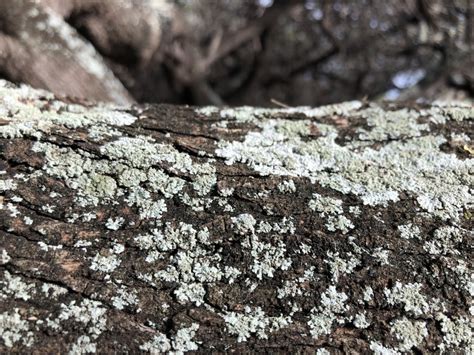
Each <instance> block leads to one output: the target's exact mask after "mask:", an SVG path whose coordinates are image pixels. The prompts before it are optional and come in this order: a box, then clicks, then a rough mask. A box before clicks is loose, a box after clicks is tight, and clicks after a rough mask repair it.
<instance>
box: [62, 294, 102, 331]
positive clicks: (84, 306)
mask: <svg viewBox="0 0 474 355" xmlns="http://www.w3.org/2000/svg"><path fill="white" fill-rule="evenodd" d="M106 312H107V309H106V308H105V307H104V306H103V304H102V303H101V302H99V301H93V300H89V299H84V300H82V302H81V303H80V304H76V301H71V302H70V303H69V304H68V305H65V304H61V313H60V314H59V316H58V318H57V322H62V321H65V320H69V319H70V320H74V321H76V322H78V323H82V324H84V325H85V326H86V329H87V334H89V335H90V336H91V337H92V338H93V339H96V338H97V337H98V336H99V335H100V334H102V332H103V331H104V330H105V329H106V324H107V318H106V316H105V315H106Z"/></svg>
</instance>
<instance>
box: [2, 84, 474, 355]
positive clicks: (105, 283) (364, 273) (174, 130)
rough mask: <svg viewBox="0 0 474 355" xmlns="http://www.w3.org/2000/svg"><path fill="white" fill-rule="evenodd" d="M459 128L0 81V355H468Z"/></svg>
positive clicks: (470, 289) (399, 113)
mask: <svg viewBox="0 0 474 355" xmlns="http://www.w3.org/2000/svg"><path fill="white" fill-rule="evenodd" d="M170 112H171V113H170ZM473 117H474V113H473V109H472V107H465V106H463V105H458V104H457V105H451V106H450V105H446V104H440V103H438V104H433V105H427V106H417V107H416V108H410V107H398V106H390V105H376V104H367V103H362V102H358V101H354V102H348V103H343V104H339V105H330V106H325V107H321V108H306V107H303V108H289V109H277V110H271V109H255V108H250V107H243V108H226V109H219V108H210V107H207V108H201V109H197V110H194V109H192V108H187V107H186V108H172V109H171V108H170V107H168V106H156V107H154V106H150V107H141V108H140V107H136V108H133V109H130V110H124V109H119V108H116V107H111V106H102V105H97V106H90V107H89V106H82V105H77V104H72V103H66V102H62V101H58V100H56V99H55V98H54V97H53V96H52V95H50V94H48V93H44V92H41V91H37V90H33V89H30V88H27V87H15V86H12V85H10V84H8V83H5V82H2V83H1V84H0V119H2V121H0V148H1V150H0V268H1V270H0V301H1V302H0V303H1V304H0V351H2V352H6V351H14V352H30V350H31V349H33V350H34V351H36V352H45V353H48V352H53V353H54V352H61V353H63V352H64V353H66V352H69V353H71V354H84V353H94V352H98V353H104V352H105V353H108V352H138V351H145V352H149V353H153V354H155V353H163V352H164V353H175V354H182V353H185V352H188V351H198V352H201V353H211V352H213V351H215V352H226V351H232V352H244V353H245V352H259V351H262V349H265V350H268V349H275V350H276V351H280V350H281V349H284V350H282V351H288V352H296V353H297V352H301V349H303V348H304V347H307V348H309V347H310V348H311V349H313V350H314V351H316V349H317V353H318V354H327V353H333V351H335V352H337V351H342V350H343V349H347V347H351V346H354V347H355V348H356V350H355V352H360V353H370V352H372V353H375V354H398V353H402V352H407V353H409V352H421V353H429V352H445V353H450V352H453V351H457V350H461V351H463V352H465V353H469V352H470V351H471V352H472V351H473V347H474V345H473V340H472V338H473V337H472V322H471V321H470V319H471V318H472V312H473V309H474V308H473V304H472V297H473V295H474V275H473V272H472V260H473V258H472V251H471V250H470V249H469V246H470V245H472V239H473V232H472V230H473V209H474V195H473V193H474V191H473V186H474V174H473V172H474V157H472V154H471V153H470V152H469V151H468V150H463V149H460V148H459V147H463V144H468V142H469V141H470V140H471V139H472V138H473V137H472V134H473V133H472V132H474V129H473V124H472V121H473ZM184 118H186V120H184ZM4 121H5V123H3V122H4ZM453 137H454V138H453ZM453 139H455V142H453ZM460 140H462V141H463V142H461V143H459V141H460ZM4 305H5V306H4ZM59 336H61V337H62V338H61V340H59V341H58V342H56V340H55V339H56V338H57V337H59ZM267 347H268V348H267ZM307 348H306V349H307Z"/></svg>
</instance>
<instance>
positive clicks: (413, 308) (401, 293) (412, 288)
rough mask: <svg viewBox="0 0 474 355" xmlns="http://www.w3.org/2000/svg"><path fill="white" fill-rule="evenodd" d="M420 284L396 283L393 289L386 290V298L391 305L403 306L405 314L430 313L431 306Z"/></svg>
mask: <svg viewBox="0 0 474 355" xmlns="http://www.w3.org/2000/svg"><path fill="white" fill-rule="evenodd" d="M422 287H423V285H422V284H420V283H408V284H402V283H401V282H398V281H397V282H396V283H395V286H394V287H392V288H391V289H385V291H384V293H385V297H386V298H387V302H388V304H390V305H397V304H402V305H403V308H404V309H405V312H409V313H413V314H414V315H418V316H419V315H422V314H425V313H427V312H429V311H430V308H431V307H430V304H429V303H428V301H427V299H426V296H425V295H423V293H422V291H421V289H422Z"/></svg>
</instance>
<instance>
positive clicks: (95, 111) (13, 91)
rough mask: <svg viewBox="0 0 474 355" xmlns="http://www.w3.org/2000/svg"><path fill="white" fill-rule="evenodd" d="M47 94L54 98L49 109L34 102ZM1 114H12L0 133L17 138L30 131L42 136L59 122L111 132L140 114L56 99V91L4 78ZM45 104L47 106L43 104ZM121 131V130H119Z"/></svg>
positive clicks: (38, 136) (0, 96)
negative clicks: (112, 128) (11, 82)
mask: <svg viewBox="0 0 474 355" xmlns="http://www.w3.org/2000/svg"><path fill="white" fill-rule="evenodd" d="M41 97H43V98H46V99H49V100H51V101H52V103H50V105H49V107H48V109H44V108H45V107H46V106H45V105H40V104H36V105H35V104H33V103H34V100H35V99H39V98H41ZM0 106H1V110H0V115H2V116H3V117H6V118H8V120H9V121H10V122H9V124H7V125H2V126H0V137H3V138H17V137H22V136H23V135H29V136H33V137H36V138H40V137H41V136H42V135H43V134H49V133H50V132H51V130H52V129H53V128H54V127H55V126H64V127H67V128H79V127H81V128H82V127H83V128H87V129H92V130H93V136H94V137H96V138H97V137H98V133H97V132H98V131H101V132H103V133H104V134H105V133H106V132H108V134H109V135H110V126H117V127H118V126H128V125H131V124H133V123H134V122H135V121H136V118H135V117H134V116H132V115H130V114H128V113H126V112H123V111H121V110H119V109H118V108H116V107H114V106H112V105H102V104H98V105H96V106H94V107H93V108H91V107H88V108H86V107H83V106H79V105H72V104H66V103H63V102H60V101H53V95H52V94H50V93H47V92H45V91H42V90H36V89H32V88H29V87H27V86H20V87H11V86H10V85H9V84H8V83H7V82H5V81H3V80H1V81H0ZM43 106H45V107H43ZM117 133H118V132H117Z"/></svg>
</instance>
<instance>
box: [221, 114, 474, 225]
mask: <svg viewBox="0 0 474 355" xmlns="http://www.w3.org/2000/svg"><path fill="white" fill-rule="evenodd" d="M379 113H380V109H378V108H376V107H369V108H368V109H365V110H359V111H357V112H354V113H352V114H351V115H352V116H354V117H355V118H357V117H361V118H364V117H365V118H367V119H370V120H376V121H377V122H378V120H379V118H377V117H378V116H377V115H378V114H379ZM430 114H431V111H427V112H424V113H417V112H415V111H407V110H398V111H392V112H391V113H389V114H387V115H389V117H388V122H387V123H383V124H382V123H380V124H381V125H380V127H379V125H378V124H377V125H375V124H376V122H375V121H374V122H372V121H371V122H372V123H373V124H374V125H375V126H373V127H371V130H364V131H362V130H361V131H360V134H361V135H362V138H363V139H367V140H369V139H373V140H376V141H377V140H379V139H384V140H386V139H387V138H397V139H398V138H403V139H402V140H400V141H398V140H394V141H390V142H388V143H386V144H385V145H383V146H382V147H380V148H378V149H374V148H372V147H370V146H367V144H365V145H364V144H362V143H363V141H358V140H357V138H356V139H354V140H353V141H352V142H351V143H350V144H347V145H345V146H341V145H339V144H337V143H336V141H335V140H336V138H337V134H336V133H334V134H332V133H330V134H328V135H327V136H323V137H319V138H316V139H313V140H310V141H306V140H302V139H301V137H300V136H299V135H298V134H291V133H288V132H287V131H285V130H281V129H279V128H278V127H279V125H280V124H284V123H280V121H277V120H274V119H271V118H267V119H261V118H258V117H259V115H256V116H254V117H251V118H250V120H251V121H252V122H255V123H256V124H257V125H258V126H259V127H260V131H258V132H257V131H255V132H249V133H247V135H246V136H245V138H244V140H243V141H233V142H219V143H218V148H217V149H216V154H217V155H218V156H219V157H222V158H225V159H226V163H227V164H233V163H234V162H242V163H245V164H247V165H248V166H250V167H251V168H252V169H253V170H255V171H257V172H259V173H260V174H261V175H269V174H270V175H283V176H297V177H308V178H310V179H311V180H312V181H313V182H316V181H317V182H318V183H319V184H321V185H323V186H324V187H330V188H332V189H334V190H336V191H339V192H342V193H344V194H348V193H352V194H355V195H357V196H360V198H361V200H362V202H363V204H365V205H382V206H387V205H388V204H389V203H392V202H397V201H399V199H400V197H399V196H400V192H406V193H409V194H412V195H413V196H414V197H415V198H416V199H418V203H420V206H421V207H422V208H424V209H426V210H427V211H429V212H431V213H432V214H434V215H436V216H439V217H441V218H443V219H446V220H447V219H452V220H459V216H460V213H461V212H462V211H463V210H464V209H466V208H469V206H472V204H473V203H474V198H473V195H472V193H471V192H470V189H469V186H472V184H473V183H474V181H473V176H472V174H471V170H472V168H473V165H474V159H465V160H460V159H458V158H457V157H456V156H455V155H452V154H447V153H444V152H442V151H441V150H440V146H441V145H442V144H443V143H445V142H446V138H444V137H442V136H434V135H427V136H422V134H423V132H425V131H428V127H427V125H426V124H419V123H417V121H418V119H419V118H421V117H427V116H429V115H430ZM269 117H271V115H269ZM282 132H284V133H282ZM369 142H370V141H369ZM359 143H360V144H359ZM336 225H337V224H336Z"/></svg>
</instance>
